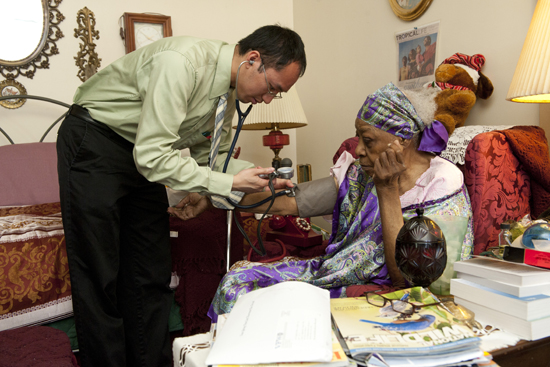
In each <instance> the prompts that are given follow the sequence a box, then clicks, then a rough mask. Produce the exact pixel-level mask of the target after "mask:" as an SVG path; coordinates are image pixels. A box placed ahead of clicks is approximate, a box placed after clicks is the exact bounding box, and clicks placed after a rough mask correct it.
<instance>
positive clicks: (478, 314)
mask: <svg viewBox="0 0 550 367" xmlns="http://www.w3.org/2000/svg"><path fill="white" fill-rule="evenodd" d="M454 301H455V303H456V304H459V305H462V306H464V307H466V308H467V309H469V310H470V311H472V312H473V313H474V314H475V319H476V320H477V321H479V322H480V323H482V324H489V325H492V326H494V327H497V328H499V329H502V330H504V331H506V332H509V333H512V334H515V335H517V336H519V337H521V338H523V339H526V340H537V339H541V338H545V337H547V336H550V317H544V318H541V319H537V320H532V321H527V320H523V319H520V318H519V317H514V316H511V315H508V314H505V313H504V312H500V311H496V310H494V309H492V308H489V307H486V306H482V305H479V304H477V303H475V302H471V301H468V300H466V299H464V298H460V297H455V299H454Z"/></svg>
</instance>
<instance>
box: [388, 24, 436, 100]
mask: <svg viewBox="0 0 550 367" xmlns="http://www.w3.org/2000/svg"><path fill="white" fill-rule="evenodd" d="M439 38H440V35H439V21H437V22H433V23H430V24H426V25H423V26H420V27H414V28H412V29H407V30H405V31H400V32H396V33H395V41H396V44H397V60H396V61H397V63H396V65H397V80H398V82H397V83H396V85H397V86H398V87H399V88H402V89H417V88H420V87H422V86H423V85H424V84H426V83H429V82H432V81H433V80H434V79H435V78H434V77H435V68H436V67H437V65H438V64H437V63H436V60H437V50H438V47H437V46H438V45H439V42H438V41H439Z"/></svg>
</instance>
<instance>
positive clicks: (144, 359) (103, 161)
mask: <svg viewBox="0 0 550 367" xmlns="http://www.w3.org/2000/svg"><path fill="white" fill-rule="evenodd" d="M88 116H89V115H88ZM90 119H91V118H90ZM132 149H133V145H132V144H131V143H130V142H128V141H127V140H125V139H123V138H122V137H121V136H119V135H118V134H116V133H115V132H113V131H112V130H111V129H110V128H108V127H107V126H106V125H104V124H101V123H98V122H94V121H93V120H92V121H85V120H84V119H82V118H79V117H76V116H73V115H70V114H69V115H67V117H66V118H65V120H64V121H63V123H62V125H61V127H60V128H59V133H58V139H57V155H58V174H59V186H60V193H61V208H62V215H63V226H64V229H65V239H66V243H67V254H68V258H69V270H70V275H71V287H72V297H73V308H74V314H75V323H76V329H77V336H78V343H79V349H80V353H79V354H80V356H81V362H82V366H83V367H88V366H94V367H99V366H101V367H107V366H151V367H153V366H154V367H159V366H170V365H171V361H172V359H171V346H170V338H169V333H168V318H169V313H170V305H171V291H170V288H169V284H170V272H171V259H170V238H169V221H168V214H167V213H166V209H167V207H168V201H167V198H166V190H165V188H164V186H163V185H160V184H158V183H151V182H149V181H147V180H146V179H145V178H144V177H143V176H142V175H140V174H139V173H138V172H137V170H136V167H135V163H134V160H133V157H132Z"/></svg>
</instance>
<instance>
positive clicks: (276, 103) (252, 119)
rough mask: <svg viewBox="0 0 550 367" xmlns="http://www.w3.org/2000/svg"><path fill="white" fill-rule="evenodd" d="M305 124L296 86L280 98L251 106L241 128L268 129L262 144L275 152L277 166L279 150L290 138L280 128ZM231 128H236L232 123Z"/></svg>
mask: <svg viewBox="0 0 550 367" xmlns="http://www.w3.org/2000/svg"><path fill="white" fill-rule="evenodd" d="M306 125H307V119H306V115H305V113H304V109H303V108H302V104H301V103H300V98H299V97H298V92H297V91H296V87H293V88H291V89H290V90H289V91H288V93H285V94H283V98H281V99H273V100H272V101H271V103H270V104H268V105H266V104H265V103H258V104H256V105H254V107H252V110H251V111H250V114H249V115H248V117H247V118H246V120H245V122H244V124H243V127H242V129H243V130H270V132H269V134H267V135H264V136H263V145H264V146H266V147H269V148H270V149H271V150H273V153H275V157H274V158H273V167H275V168H279V166H280V163H281V158H280V157H279V152H280V151H281V149H283V147H284V146H285V145H289V143H290V138H289V136H288V134H284V133H283V132H282V131H281V130H283V129H293V128H297V127H302V126H306ZM233 128H236V124H234V126H233Z"/></svg>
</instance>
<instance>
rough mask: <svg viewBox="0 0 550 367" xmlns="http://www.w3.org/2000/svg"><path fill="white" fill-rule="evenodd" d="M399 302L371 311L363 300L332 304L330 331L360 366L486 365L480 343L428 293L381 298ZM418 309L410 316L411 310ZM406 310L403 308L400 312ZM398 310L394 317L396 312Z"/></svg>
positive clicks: (411, 290) (408, 291)
mask: <svg viewBox="0 0 550 367" xmlns="http://www.w3.org/2000/svg"><path fill="white" fill-rule="evenodd" d="M383 297H385V298H387V299H392V300H397V301H398V302H394V303H393V306H392V304H391V303H390V301H386V302H385V304H384V301H382V302H381V303H378V304H377V305H373V304H372V303H369V301H367V298H366V297H357V298H336V299H331V300H330V306H331V313H332V318H333V328H334V329H335V331H336V335H337V337H338V338H339V339H340V343H341V344H342V346H343V347H344V350H345V351H346V354H348V356H350V358H351V359H352V360H353V361H355V362H356V363H357V364H358V365H362V366H367V365H368V366H392V367H393V366H399V367H401V366H423V367H429V366H462V365H472V364H473V363H481V362H483V363H488V362H490V358H491V357H490V355H487V354H485V353H484V352H483V351H482V350H481V349H480V347H479V344H480V339H479V338H478V337H476V336H475V334H474V333H473V331H472V330H471V329H470V328H468V327H467V326H466V325H464V324H462V323H459V322H457V319H456V318H455V317H454V316H453V315H452V314H451V313H450V312H449V311H448V310H447V309H446V308H445V307H443V306H442V305H441V304H437V299H436V298H435V297H434V296H433V295H432V294H431V293H430V292H429V291H428V290H427V289H424V288H421V287H414V288H409V289H404V290H399V291H396V292H392V293H386V294H383ZM405 303H409V304H410V303H412V304H414V305H430V306H426V307H418V308H417V309H416V311H417V312H414V313H412V314H410V315H406V314H403V313H402V312H400V311H406V308H407V307H409V306H404V304H405ZM402 306H404V307H405V308H401V307H402ZM396 310H397V311H396Z"/></svg>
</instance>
